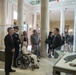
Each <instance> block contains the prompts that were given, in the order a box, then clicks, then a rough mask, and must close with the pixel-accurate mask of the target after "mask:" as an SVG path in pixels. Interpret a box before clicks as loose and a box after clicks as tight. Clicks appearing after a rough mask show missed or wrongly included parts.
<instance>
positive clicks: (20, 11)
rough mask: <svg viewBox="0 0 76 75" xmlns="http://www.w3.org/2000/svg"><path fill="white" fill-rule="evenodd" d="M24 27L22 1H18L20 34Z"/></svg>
mask: <svg viewBox="0 0 76 75" xmlns="http://www.w3.org/2000/svg"><path fill="white" fill-rule="evenodd" d="M23 25H24V0H18V26H19V31H20V33H21V32H22V31H23Z"/></svg>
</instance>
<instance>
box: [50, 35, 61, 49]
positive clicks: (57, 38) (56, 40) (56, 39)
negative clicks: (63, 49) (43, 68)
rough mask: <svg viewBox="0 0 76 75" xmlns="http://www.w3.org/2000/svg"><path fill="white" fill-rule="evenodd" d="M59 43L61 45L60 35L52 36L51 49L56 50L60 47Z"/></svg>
mask: <svg viewBox="0 0 76 75" xmlns="http://www.w3.org/2000/svg"><path fill="white" fill-rule="evenodd" d="M61 43H62V40H61V35H60V34H57V35H56V36H54V38H53V42H52V45H51V48H52V49H55V48H58V47H60V46H61Z"/></svg>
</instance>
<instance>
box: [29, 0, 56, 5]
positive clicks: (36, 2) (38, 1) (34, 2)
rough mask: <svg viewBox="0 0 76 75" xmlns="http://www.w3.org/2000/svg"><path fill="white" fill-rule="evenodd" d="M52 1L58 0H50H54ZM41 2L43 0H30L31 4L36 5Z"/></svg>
mask: <svg viewBox="0 0 76 75" xmlns="http://www.w3.org/2000/svg"><path fill="white" fill-rule="evenodd" d="M52 1H56V0H49V2H52ZM40 3H41V1H40V0H36V1H34V0H33V1H31V2H30V4H32V5H36V4H40Z"/></svg>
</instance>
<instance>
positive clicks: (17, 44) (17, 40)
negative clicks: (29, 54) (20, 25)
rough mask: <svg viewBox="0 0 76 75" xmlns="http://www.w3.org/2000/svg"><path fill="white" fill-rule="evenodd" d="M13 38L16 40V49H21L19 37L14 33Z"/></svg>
mask: <svg viewBox="0 0 76 75" xmlns="http://www.w3.org/2000/svg"><path fill="white" fill-rule="evenodd" d="M13 38H14V45H15V47H17V48H19V44H20V39H19V35H18V34H16V33H14V34H13Z"/></svg>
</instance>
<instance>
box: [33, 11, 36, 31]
mask: <svg viewBox="0 0 76 75" xmlns="http://www.w3.org/2000/svg"><path fill="white" fill-rule="evenodd" d="M34 29H37V13H36V12H35V13H34V24H33V30H34Z"/></svg>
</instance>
